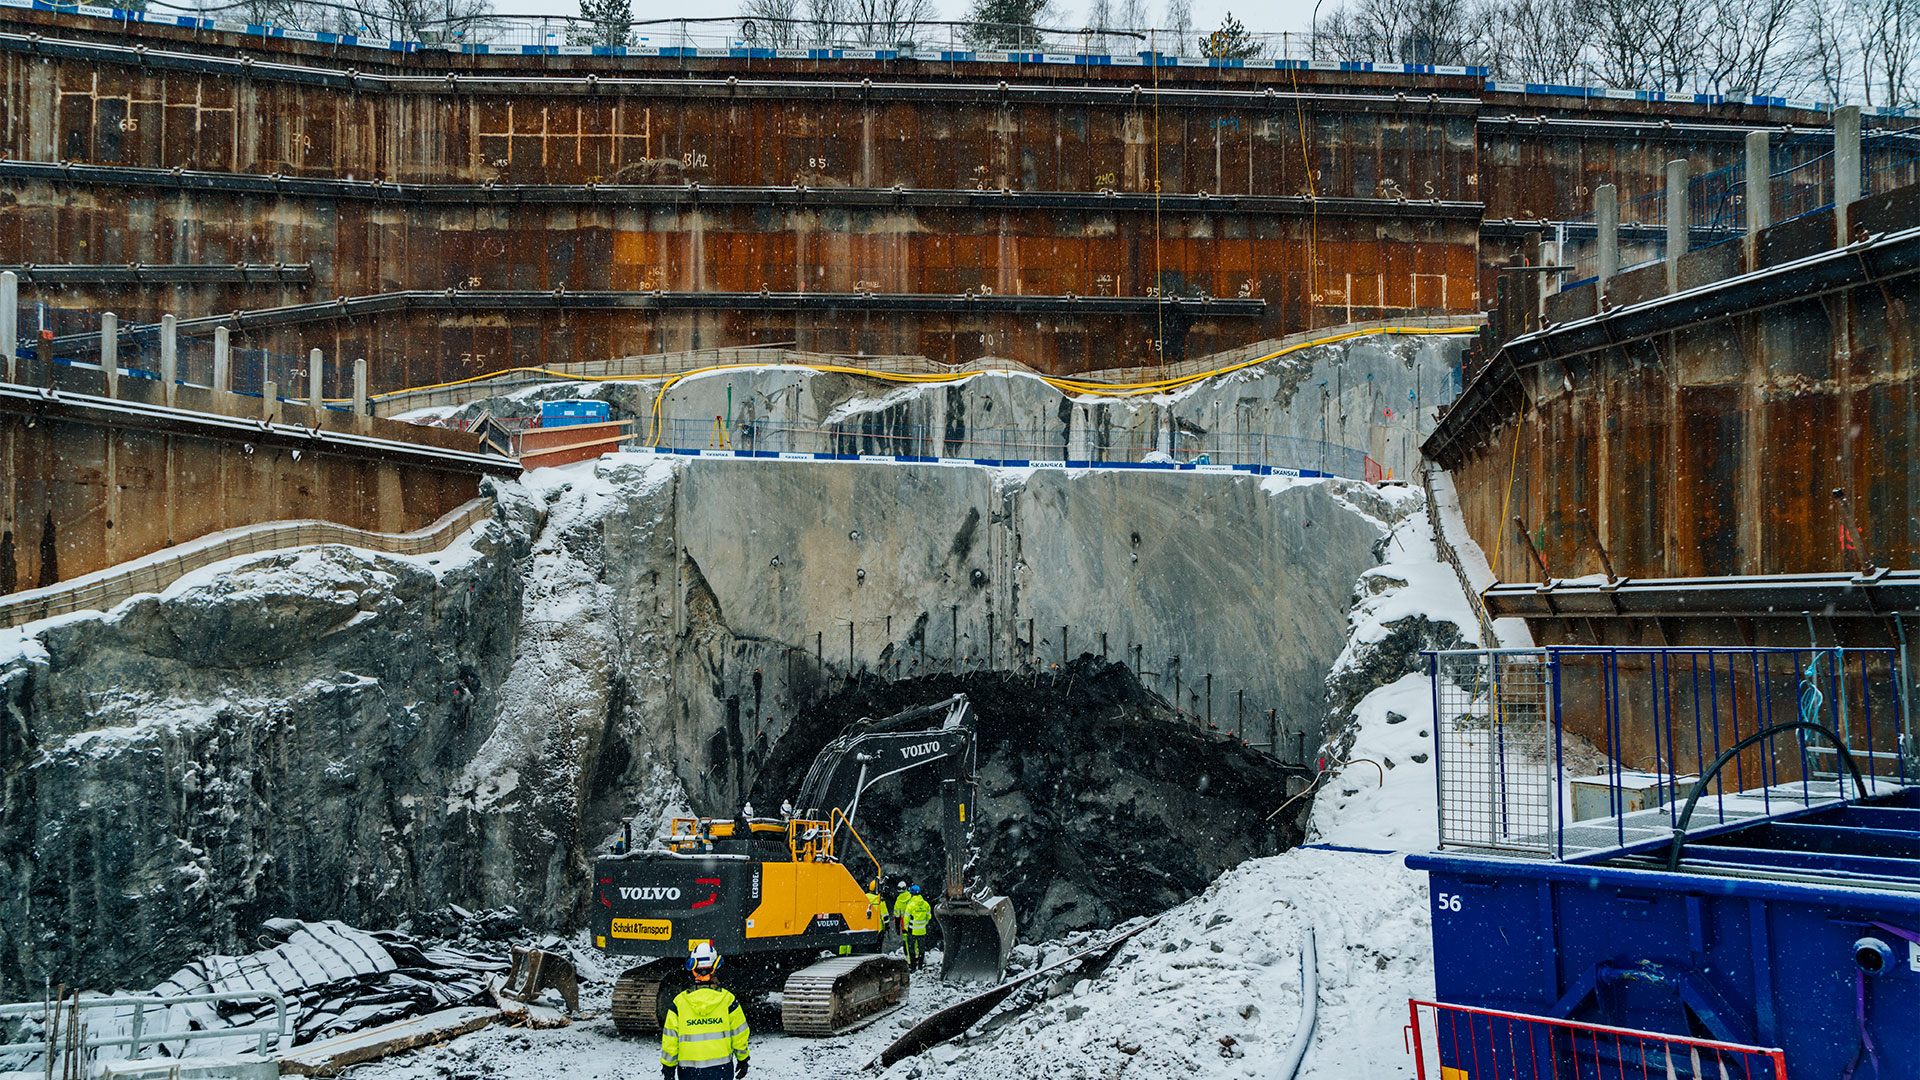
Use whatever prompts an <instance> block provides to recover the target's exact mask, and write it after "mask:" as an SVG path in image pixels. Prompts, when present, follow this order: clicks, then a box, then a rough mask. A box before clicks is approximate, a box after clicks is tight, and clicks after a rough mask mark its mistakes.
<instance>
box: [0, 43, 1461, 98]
mask: <svg viewBox="0 0 1920 1080" xmlns="http://www.w3.org/2000/svg"><path fill="white" fill-rule="evenodd" d="M0 52H15V53H26V54H29V55H33V56H44V57H49V58H60V59H74V60H84V61H87V62H89V63H97V64H115V65H121V66H125V67H133V68H139V69H142V70H153V71H189V72H196V73H202V74H217V75H224V76H227V77H231V78H235V79H256V80H260V81H266V82H290V83H298V84H301V85H306V86H324V87H329V88H333V89H338V90H348V91H353V92H356V93H367V92H387V93H394V92H404V93H430V94H502V93H535V94H540V95H543V96H602V95H605V96H629V95H643V96H646V97H657V98H663V99H669V100H671V99H676V98H677V99H683V100H721V101H752V100H791V99H800V100H831V101H847V102H871V103H874V104H894V103H900V102H936V101H946V102H963V103H977V102H981V101H994V102H1008V103H1016V104H1042V105H1044V104H1059V103H1064V102H1071V103H1074V104H1092V105H1121V106H1125V105H1152V104H1155V103H1158V104H1159V105H1161V106H1163V107H1165V106H1173V107H1198V108H1221V107H1226V108H1246V107H1248V106H1252V105H1258V104H1262V103H1266V104H1271V105H1275V106H1279V105H1281V104H1286V105H1292V104H1295V103H1309V104H1312V105H1314V106H1316V107H1321V108H1335V109H1343V108H1344V109H1352V110H1357V111H1365V112H1417V113H1445V112H1453V113H1471V112H1474V111H1477V110H1478V109H1479V107H1480V101H1479V99H1478V98H1473V97H1451V96H1449V97H1441V96H1440V95H1439V94H1438V93H1428V94H1418V93H1415V94H1411V95H1410V94H1408V93H1406V92H1405V91H1399V92H1395V93H1377V94H1357V93H1340V92H1327V91H1323V90H1312V91H1307V90H1302V91H1294V90H1277V89H1274V88H1272V87H1265V88H1261V89H1250V90H1226V89H1213V88H1205V89H1194V88H1184V87H1154V86H1151V85H1146V86H1143V85H1139V84H1136V85H1133V86H1128V87H1117V86H1084V85H1074V86H1055V85H1049V84H1044V83H1028V84H1012V83H1008V82H1006V81H1004V80H1002V81H1000V82H995V83H987V82H969V81H959V80H953V81H943V82H938V83H923V82H874V81H873V80H872V79H861V80H859V81H858V82H854V81H851V80H837V79H754V78H747V79H742V78H739V77H738V76H729V77H727V78H725V79H687V78H682V79H671V78H647V77H644V76H616V75H608V76H601V75H582V76H576V75H571V74H569V75H564V76H537V77H526V76H513V75H462V74H459V73H448V74H447V75H444V76H435V75H371V74H364V73H362V72H360V71H359V70H357V69H346V68H327V67H317V66H314V65H309V64H286V63H277V62H271V61H263V60H255V59H254V58H252V57H251V56H247V55H244V54H242V55H240V56H237V57H224V56H210V55H207V54H204V53H192V52H177V51H174V50H171V49H156V48H152V47H150V46H146V45H132V46H128V45H110V44H104V43H99V42H89V41H78V40H71V39H66V38H56V37H48V36H45V35H42V34H13V33H0Z"/></svg>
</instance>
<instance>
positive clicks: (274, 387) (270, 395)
mask: <svg viewBox="0 0 1920 1080" xmlns="http://www.w3.org/2000/svg"><path fill="white" fill-rule="evenodd" d="M260 419H262V420H265V421H266V422H267V423H269V424H277V423H279V422H280V384H279V383H277V382H274V381H273V380H272V379H268V380H267V381H266V382H263V383H261V384H260Z"/></svg>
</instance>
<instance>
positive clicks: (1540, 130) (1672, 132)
mask: <svg viewBox="0 0 1920 1080" xmlns="http://www.w3.org/2000/svg"><path fill="white" fill-rule="evenodd" d="M1473 122H1474V125H1475V126H1476V127H1478V128H1479V129H1480V131H1481V133H1482V134H1505V133H1509V132H1511V133H1514V134H1522V133H1524V134H1527V135H1529V136H1533V137H1539V136H1571V137H1574V138H1608V139H1617V138H1620V137H1621V136H1629V137H1632V138H1636V139H1658V140H1662V141H1673V142H1685V143H1692V142H1699V141H1701V140H1703V139H1704V140H1724V141H1727V142H1736V143H1737V142H1744V141H1745V140H1746V137H1747V135H1748V134H1750V133H1752V132H1755V131H1766V132H1771V133H1774V134H1783V135H1784V134H1793V135H1820V134H1831V133H1832V129H1831V128H1823V127H1812V128H1810V127H1807V126H1805V125H1803V124H1708V123H1701V122H1699V121H1695V120H1670V119H1662V118H1654V117H1621V118H1617V119H1589V118H1585V117H1563V116H1546V115H1537V116H1518V115H1515V114H1513V113H1508V114H1506V115H1505V116H1478V117H1475V118H1474V121H1473Z"/></svg>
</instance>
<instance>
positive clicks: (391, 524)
mask: <svg viewBox="0 0 1920 1080" xmlns="http://www.w3.org/2000/svg"><path fill="white" fill-rule="evenodd" d="M374 486H375V488H376V492H375V501H376V503H377V505H376V506H375V507H374V513H375V514H376V520H375V521H374V523H373V529H374V531H376V532H383V533H399V532H406V531H407V502H406V497H405V496H404V495H402V494H401V483H400V468H399V466H397V465H395V464H393V463H392V462H390V461H383V462H381V463H380V467H379V471H378V472H376V473H375V474H374Z"/></svg>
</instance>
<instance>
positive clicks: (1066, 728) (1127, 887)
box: [753, 656, 1308, 941]
mask: <svg viewBox="0 0 1920 1080" xmlns="http://www.w3.org/2000/svg"><path fill="white" fill-rule="evenodd" d="M954 693H965V694H966V695H967V696H968V699H969V701H970V702H971V704H972V713H973V715H974V717H975V722H976V724H977V730H978V732H979V756H980V762H981V766H980V787H979V795H978V798H977V800H976V806H977V817H978V819H979V820H980V821H981V822H982V825H981V826H980V827H979V828H978V829H976V830H975V832H974V843H975V845H976V857H977V862H976V873H977V875H978V877H979V879H980V880H981V881H982V882H984V883H985V884H986V885H988V886H989V887H990V888H991V889H992V890H993V891H994V892H996V893H1001V894H1004V895H1006V896H1009V897H1011V898H1012V899H1013V902H1014V909H1015V911H1017V912H1018V914H1019V925H1020V936H1021V938H1022V939H1023V940H1029V941H1034V940H1046V939H1050V938H1055V937H1058V936H1060V935H1061V934H1063V933H1067V932H1069V931H1073V930H1082V929H1089V928H1094V927H1105V926H1112V925H1114V924H1115V923H1118V922H1121V921H1122V920H1125V919H1127V918H1130V917H1132V916H1134V915H1144V914H1148V913H1150V912H1157V911H1162V910H1165V909H1166V908H1168V907H1171V906H1173V905H1175V904H1178V903H1180V902H1181V901H1182V900H1185V899H1186V898H1188V897H1190V896H1192V895H1194V894H1195V893H1197V892H1199V891H1200V890H1201V889H1203V888H1205V887H1206V885H1207V883H1208V882H1210V881H1212V880H1213V879H1214V878H1216V877H1218V876H1219V875H1220V874H1221V873H1222V872H1223V871H1225V870H1227V869H1229V868H1231V867H1233V866H1237V865H1239V864H1240V863H1242V862H1244V861H1246V860H1247V859H1250V858H1255V857H1258V856H1261V855H1274V854H1278V853H1279V852H1280V851H1282V850H1284V849H1285V848H1287V847H1290V846H1292V845H1293V844H1296V843H1298V842H1299V840H1300V837H1301V828H1300V822H1301V821H1302V820H1303V819H1304V816H1305V810H1306V808H1307V806H1308V804H1307V803H1306V802H1305V801H1304V800H1303V801H1301V802H1298V803H1295V804H1294V806H1293V807H1292V812H1291V813H1289V814H1286V815H1283V816H1282V817H1280V818H1277V819H1275V820H1271V821H1270V820H1268V819H1267V815H1268V814H1269V813H1271V812H1272V811H1273V810H1274V809H1275V808H1276V807H1277V806H1279V805H1280V804H1281V803H1282V802H1284V801H1285V800H1286V797H1287V795H1288V793H1289V791H1291V790H1297V789H1298V787H1299V786H1300V785H1301V784H1302V783H1304V781H1305V779H1306V777H1305V776H1304V774H1303V771H1301V770H1295V769H1287V768H1282V767H1281V766H1280V764H1279V763H1278V762H1276V761H1274V760H1273V759H1271V758H1269V757H1266V756H1265V755H1263V754H1261V753H1258V752H1256V751H1254V750H1251V749H1249V748H1248V747H1246V746H1245V745H1243V744H1242V743H1241V742H1240V741H1239V740H1238V739H1236V738H1233V737H1231V736H1228V735H1226V734H1223V733H1221V732H1219V731H1215V730H1210V729H1208V728H1206V727H1205V726H1204V725H1203V724H1198V723H1195V722H1193V721H1192V720H1190V719H1188V720H1182V719H1180V718H1178V717H1176V716H1175V715H1174V713H1173V710H1172V709H1170V708H1168V707H1167V704H1166V702H1164V701H1161V700H1160V699H1159V698H1158V696H1157V695H1154V694H1152V693H1150V692H1149V691H1147V690H1146V689H1145V687H1143V686H1141V684H1140V682H1139V680H1137V679H1136V678H1135V677H1134V675H1133V672H1132V670H1131V669H1129V668H1127V667H1126V666H1125V665H1123V664H1118V663H1110V664H1103V663H1101V662H1099V661H1098V660H1097V659H1095V658H1094V657H1092V656H1082V657H1080V658H1078V659H1075V660H1073V661H1072V662H1070V663H1069V664H1068V665H1067V666H1066V667H1065V668H1063V669H1059V670H1051V669H1050V670H1047V671H1045V672H1033V673H1030V674H1021V673H1008V672H970V673H967V674H964V675H957V676H956V675H929V676H925V677H922V678H918V679H909V680H905V681H902V682H883V681H881V680H879V679H868V680H862V681H861V682H859V683H858V684H856V685H853V686H850V687H848V688H847V689H845V690H842V691H840V692H838V693H836V694H834V695H833V696H832V697H830V698H828V699H827V700H826V701H824V702H822V703H821V704H820V705H819V706H817V707H816V708H813V709H810V710H808V711H807V712H806V713H805V714H803V715H802V716H801V717H799V718H798V719H797V720H796V721H795V722H794V724H793V726H792V728H790V729H789V732H788V734H787V737H786V738H784V739H782V740H781V742H780V744H779V745H778V746H777V747H775V749H774V753H773V755H772V756H771V757H770V758H769V760H768V762H767V766H766V768H765V769H764V770H763V771H762V773H761V778H760V782H759V784H758V785H757V786H756V790H755V792H754V797H753V798H754V803H755V805H756V806H778V805H779V803H780V799H781V798H782V797H783V795H784V793H786V792H790V791H792V790H794V789H795V788H797V787H798V786H799V783H800V779H801V777H802V776H804V775H805V773H806V769H807V766H808V765H809V764H810V763H811V762H812V760H813V756H814V755H815V754H816V753H818V752H819V750H820V748H821V747H822V746H824V745H826V743H827V742H828V741H829V740H831V739H832V738H834V737H835V736H837V735H839V734H840V731H841V729H842V727H843V726H844V725H845V723H846V722H847V721H848V720H850V719H858V718H860V717H863V716H874V717H879V716H885V715H888V714H890V713H894V712H898V711H901V710H903V709H907V708H911V707H913V706H915V705H924V704H928V703H930V702H934V701H939V700H942V699H944V698H946V697H947V696H949V695H951V694H954ZM937 780H938V774H937V773H936V772H935V771H934V770H932V769H928V770H924V771H921V772H916V773H908V774H904V775H902V776H900V777H898V778H895V779H889V780H887V781H883V782H881V783H879V784H876V785H875V786H874V787H872V788H870V789H869V790H868V791H867V793H866V794H865V795H864V796H863V797H862V798H861V800H860V808H859V813H858V816H857V819H856V821H855V822H854V825H855V828H857V829H858V830H859V832H860V835H861V838H862V839H863V840H865V842H866V843H867V845H868V847H869V848H870V849H871V850H872V851H873V853H874V855H875V856H876V857H878V858H879V859H880V861H881V863H882V864H883V867H884V869H885V871H886V875H887V878H888V880H889V881H890V882H891V881H895V880H898V879H901V878H905V879H908V880H911V881H913V882H916V883H918V884H919V885H920V886H921V887H922V888H923V889H925V890H927V892H928V894H929V895H931V896H937V895H939V891H940V888H941V884H942V882H943V880H944V873H945V869H944V868H945V850H944V848H943V846H942V842H941V836H940V812H941V801H940V789H939V785H938V782H937ZM1289 780H1292V781H1293V782H1294V786H1293V787H1292V788H1289V786H1288V782H1289Z"/></svg>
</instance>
